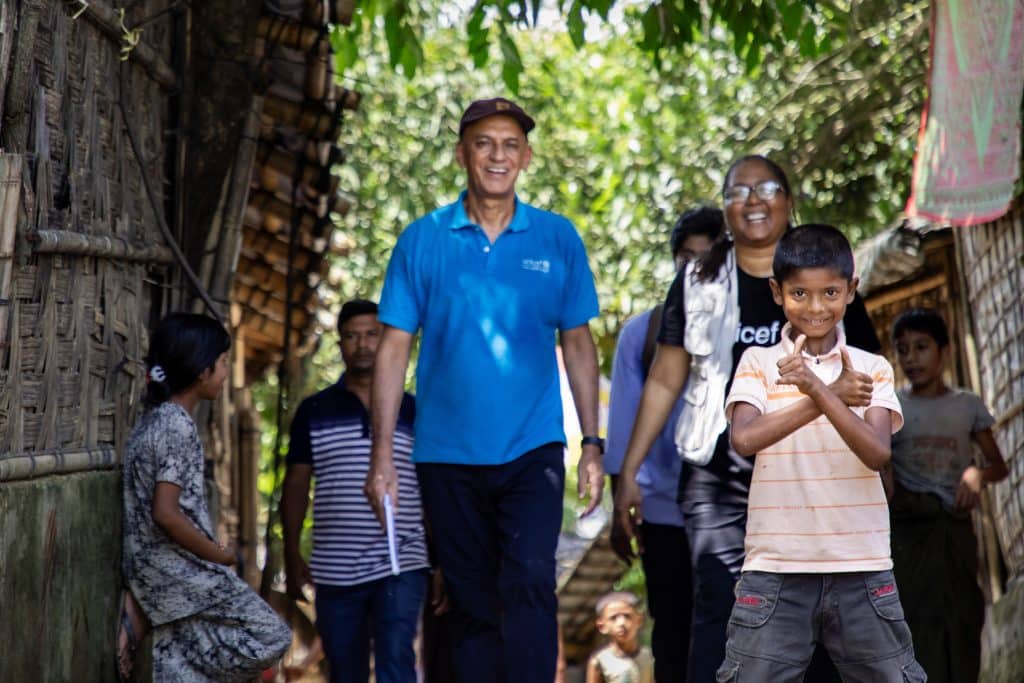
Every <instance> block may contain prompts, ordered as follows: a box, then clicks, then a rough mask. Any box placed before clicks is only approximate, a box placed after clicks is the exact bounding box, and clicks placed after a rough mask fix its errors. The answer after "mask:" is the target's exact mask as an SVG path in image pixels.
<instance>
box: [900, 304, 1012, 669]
mask: <svg viewBox="0 0 1024 683" xmlns="http://www.w3.org/2000/svg"><path fill="white" fill-rule="evenodd" d="M892 338H893V343H894V346H895V349H896V358H897V360H898V362H899V365H900V368H902V370H903V374H905V375H906V377H907V379H908V381H909V383H910V386H909V388H906V389H903V390H901V391H900V392H899V399H900V403H901V404H902V406H903V416H904V419H905V421H906V422H905V424H904V427H903V430H902V431H900V432H899V433H897V434H896V435H895V436H893V440H892V470H891V471H890V472H887V482H886V483H887V484H889V490H890V491H892V500H891V502H890V506H889V509H890V514H891V518H892V553H893V562H894V564H895V567H894V570H895V573H896V581H897V583H898V584H899V586H900V591H901V592H902V597H903V609H904V611H905V612H906V616H907V622H908V624H909V625H910V630H911V632H912V633H913V635H914V649H915V651H916V653H917V657H918V661H919V662H920V663H921V665H922V666H923V667H924V669H925V671H926V672H927V673H928V680H929V681H933V682H934V683H943V682H945V681H955V682H956V683H960V682H961V681H963V682H970V681H977V680H978V669H979V667H980V664H981V628H982V625H983V623H984V618H985V601H984V597H983V596H982V593H981V590H980V588H979V587H978V580H977V575H978V549H977V541H976V539H975V536H974V527H973V525H972V522H971V519H970V511H971V510H973V509H974V508H975V507H976V506H977V505H978V501H979V499H980V494H981V490H982V489H983V488H984V486H985V484H986V483H989V482H994V481H999V480H1001V479H1004V478H1005V477H1006V475H1007V468H1006V463H1005V462H1004V461H1003V456H1002V454H1001V453H1000V451H999V446H998V445H996V442H995V439H994V438H993V436H992V424H993V423H994V422H995V420H994V419H993V418H992V415H991V413H989V411H988V409H987V408H985V404H984V403H983V402H982V400H981V398H980V397H979V396H977V395H976V394H973V393H971V392H970V391H966V390H964V389H957V388H951V387H949V386H947V385H946V383H945V382H944V381H943V379H942V371H943V368H944V366H945V365H946V363H947V362H948V360H949V353H950V347H949V331H948V330H947V328H946V323H945V321H944V320H943V319H942V316H941V315H939V313H938V312H937V311H934V310H930V309H922V308H915V309H911V310H908V311H906V312H904V313H903V314H902V315H900V317H899V318H898V319H897V320H896V323H895V324H894V325H893V331H892ZM972 442H973V443H974V444H976V445H977V446H978V447H979V448H980V450H981V454H982V456H984V459H985V466H984V467H978V466H977V465H975V464H974V459H973V454H972V447H971V444H972ZM893 475H894V478H895V485H894V486H893V482H892V479H893Z"/></svg>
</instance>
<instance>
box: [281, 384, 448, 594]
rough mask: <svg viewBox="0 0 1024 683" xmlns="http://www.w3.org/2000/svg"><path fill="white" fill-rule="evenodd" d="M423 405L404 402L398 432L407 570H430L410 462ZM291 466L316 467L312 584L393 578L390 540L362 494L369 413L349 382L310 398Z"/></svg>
mask: <svg viewBox="0 0 1024 683" xmlns="http://www.w3.org/2000/svg"><path fill="white" fill-rule="evenodd" d="M415 419H416V403H415V400H414V399H413V397H412V395H411V394H408V393H407V394H405V396H403V397H402V406H401V409H400V411H399V415H398V424H397V425H396V427H395V438H394V458H395V469H396V470H397V471H398V503H399V504H398V511H397V513H398V514H397V516H396V518H395V530H396V535H397V536H398V558H399V567H400V569H401V571H403V572H405V571H411V570H414V569H422V568H424V567H428V566H429V564H428V562H427V544H426V537H425V534H424V530H423V514H422V510H421V504H420V489H419V484H418V482H417V480H416V470H415V467H414V466H413V464H412V461H411V460H410V455H411V453H412V447H413V423H414V421H415ZM288 464H289V465H312V467H313V477H314V478H315V485H314V488H313V557H312V558H311V559H310V562H309V569H310V573H311V574H312V575H313V582H314V583H316V584H325V585H330V586H351V585H353V584H358V583H364V582H366V581H373V580H375V579H380V578H383V577H385V576H388V575H389V574H390V573H391V562H390V560H389V558H388V544H387V536H386V535H385V533H384V530H383V529H382V528H381V525H380V522H378V521H377V518H376V516H374V514H373V510H372V509H371V508H370V504H369V503H368V502H367V501H366V496H365V494H364V493H363V485H364V484H365V483H366V472H367V470H368V469H369V467H370V415H369V413H368V412H367V410H366V407H365V406H363V403H362V401H360V400H359V397H357V396H356V395H355V394H353V393H352V392H351V391H349V390H348V389H346V388H345V378H344V376H342V378H341V379H340V380H338V382H337V383H336V384H334V385H332V386H330V387H328V388H326V389H324V390H323V391H321V392H319V393H317V394H314V395H313V396H310V397H309V398H307V399H306V400H304V401H303V402H302V403H301V404H300V405H299V408H298V410H297V411H296V412H295V418H294V419H293V420H292V427H291V439H290V442H289V447H288Z"/></svg>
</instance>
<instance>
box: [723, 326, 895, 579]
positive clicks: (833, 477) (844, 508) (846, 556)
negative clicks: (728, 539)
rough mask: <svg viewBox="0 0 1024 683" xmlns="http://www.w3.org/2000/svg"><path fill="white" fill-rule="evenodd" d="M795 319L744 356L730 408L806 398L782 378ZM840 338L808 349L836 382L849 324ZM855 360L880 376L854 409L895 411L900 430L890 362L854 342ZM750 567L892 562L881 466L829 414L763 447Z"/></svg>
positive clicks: (819, 569) (752, 512)
mask: <svg viewBox="0 0 1024 683" xmlns="http://www.w3.org/2000/svg"><path fill="white" fill-rule="evenodd" d="M789 331H790V325H788V324H787V325H786V326H785V327H784V328H783V330H782V341H781V342H779V343H778V344H776V345H775V346H769V347H758V346H752V347H750V348H748V349H747V350H746V351H745V352H744V354H743V357H742V358H740V362H739V365H738V366H737V368H736V375H735V377H734V378H733V383H732V390H731V391H730V392H729V396H728V398H726V402H725V405H726V416H727V417H728V418H729V419H730V420H731V419H732V406H733V405H734V404H736V403H738V402H741V401H742V402H744V403H749V404H750V405H752V406H754V407H755V408H757V409H758V410H759V411H761V413H762V414H764V413H768V412H773V411H777V410H781V409H783V408H785V407H786V406H788V405H790V404H792V403H795V402H796V401H798V400H800V399H801V398H803V396H804V394H802V393H801V392H800V391H799V390H797V388H796V387H795V386H793V385H784V384H779V383H778V378H779V369H778V365H777V363H778V361H779V360H780V359H781V358H783V357H785V356H788V355H790V354H792V353H793V342H792V341H790V338H789ZM836 331H837V332H838V339H837V343H836V346H835V347H834V348H833V349H832V350H831V351H829V352H828V353H825V354H823V355H821V356H812V355H810V354H808V353H807V351H806V350H805V351H804V352H803V355H804V357H805V360H806V362H807V363H808V365H809V367H810V368H811V369H812V370H813V371H814V374H815V375H817V376H818V377H819V378H821V380H822V381H823V382H825V383H826V384H829V383H831V382H833V381H835V379H836V378H837V377H839V374H840V373H841V372H842V369H843V362H842V356H841V355H840V349H841V348H842V347H844V346H845V345H846V337H845V335H844V334H843V330H842V326H840V327H839V328H837V330H836ZM846 350H847V352H848V353H849V354H850V361H851V362H852V364H853V367H854V368H855V369H856V370H857V371H859V372H863V373H866V374H869V375H871V377H872V379H873V380H874V385H873V389H872V396H871V405H870V406H868V407H864V408H850V410H852V411H853V412H854V413H856V414H857V415H858V416H859V417H861V418H863V417H864V414H865V413H866V412H867V410H869V409H870V408H875V407H878V408H887V409H888V410H890V411H892V431H893V432H896V431H898V430H899V429H900V428H901V427H902V426H903V414H902V411H901V410H900V403H899V400H898V399H897V398H896V392H895V389H894V386H893V372H892V366H890V365H889V362H888V361H886V360H885V358H883V357H882V356H878V355H875V354H873V353H868V352H866V351H862V350H860V349H858V348H855V347H852V346H846ZM745 545H746V561H745V562H744V563H743V571H765V572H775V573H780V574H797V573H839V572H861V571H879V570H885V569H891V568H892V557H891V554H890V549H889V506H888V504H887V503H886V500H885V491H884V490H883V488H882V480H881V477H880V476H879V473H878V472H875V471H873V470H871V469H869V468H868V467H867V466H866V465H864V463H862V462H861V461H860V458H858V457H857V456H856V455H855V454H854V453H853V451H852V450H851V449H850V447H849V446H847V445H846V442H845V441H843V438H842V437H841V436H840V435H839V432H838V431H837V430H836V428H835V427H833V426H832V423H831V422H829V420H828V418H826V417H825V416H824V415H820V416H818V417H817V418H815V419H814V420H813V421H812V422H810V423H808V424H806V425H804V426H803V427H801V428H800V429H798V430H796V431H795V432H793V433H792V434H790V435H789V436H787V437H785V438H783V439H781V440H780V441H778V442H777V443H775V444H773V445H772V446H769V447H768V448H766V449H764V450H763V451H760V452H758V454H757V455H756V460H755V462H754V475H753V479H752V481H751V484H750V497H749V503H748V506H747V535H746V543H745Z"/></svg>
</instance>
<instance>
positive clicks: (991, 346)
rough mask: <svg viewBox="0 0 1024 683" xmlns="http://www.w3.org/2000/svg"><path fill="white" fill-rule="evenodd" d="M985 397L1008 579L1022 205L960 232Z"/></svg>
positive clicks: (1016, 446)
mask: <svg viewBox="0 0 1024 683" xmlns="http://www.w3.org/2000/svg"><path fill="white" fill-rule="evenodd" d="M957 235H958V239H959V242H960V246H961V253H962V254H963V267H964V273H965V274H966V279H967V296H968V300H969V301H970V307H971V312H972V315H973V318H974V331H975V336H976V338H977V343H978V356H979V358H980V362H979V365H980V374H981V384H982V389H983V393H982V396H983V398H984V399H985V402H986V403H987V404H988V405H989V407H990V408H991V409H992V411H993V414H994V415H995V417H996V427H995V435H996V440H997V442H998V443H999V447H1000V448H1001V449H1002V451H1003V455H1004V457H1005V458H1006V461H1007V464H1008V465H1009V468H1010V476H1009V477H1008V478H1007V479H1006V480H1005V481H1003V482H1001V483H999V484H997V485H996V486H995V487H993V494H994V499H995V517H996V527H997V530H998V534H999V541H1000V545H1001V546H1002V550H1003V555H1004V558H1005V560H1006V565H1007V569H1008V571H1009V574H1010V577H1022V576H1024V298H1022V297H1024V210H1022V205H1021V201H1020V200H1019V199H1018V201H1017V203H1016V205H1015V207H1014V208H1013V209H1012V210H1011V211H1010V213H1008V214H1007V215H1006V216H1004V217H1003V218H1001V219H999V220H998V221H995V222H993V223H989V224H987V225H983V226H977V227H972V228H967V229H963V230H958V231H957Z"/></svg>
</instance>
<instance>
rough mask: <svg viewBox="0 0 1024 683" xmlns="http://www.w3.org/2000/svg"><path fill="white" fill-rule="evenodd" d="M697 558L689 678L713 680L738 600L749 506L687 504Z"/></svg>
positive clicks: (693, 552) (692, 549)
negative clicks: (736, 590) (730, 617)
mask: <svg viewBox="0 0 1024 683" xmlns="http://www.w3.org/2000/svg"><path fill="white" fill-rule="evenodd" d="M683 517H685V519H686V536H687V538H688V539H689V541H690V553H691V559H692V562H693V589H694V597H693V636H692V641H691V645H690V651H691V652H692V653H693V656H692V657H690V662H689V664H690V676H689V680H690V683H708V682H709V681H714V680H715V673H716V672H717V671H718V667H719V666H720V665H721V664H722V660H724V659H725V638H726V635H725V630H726V627H727V626H728V625H729V615H730V614H731V613H732V605H733V603H734V602H735V601H736V598H735V596H734V595H733V588H734V587H735V585H736V581H737V580H738V579H739V578H740V569H742V568H743V557H744V553H743V537H744V536H745V535H746V532H747V506H746V505H745V504H742V503H688V504H684V505H683Z"/></svg>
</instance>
